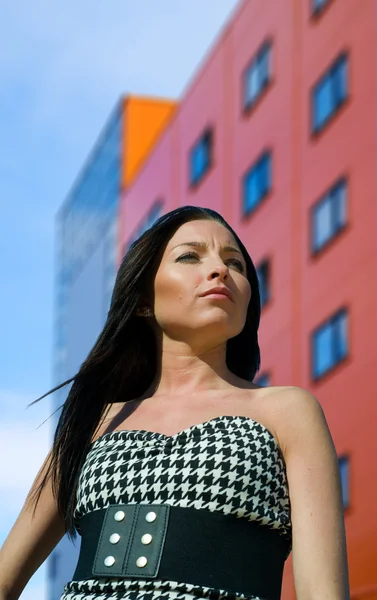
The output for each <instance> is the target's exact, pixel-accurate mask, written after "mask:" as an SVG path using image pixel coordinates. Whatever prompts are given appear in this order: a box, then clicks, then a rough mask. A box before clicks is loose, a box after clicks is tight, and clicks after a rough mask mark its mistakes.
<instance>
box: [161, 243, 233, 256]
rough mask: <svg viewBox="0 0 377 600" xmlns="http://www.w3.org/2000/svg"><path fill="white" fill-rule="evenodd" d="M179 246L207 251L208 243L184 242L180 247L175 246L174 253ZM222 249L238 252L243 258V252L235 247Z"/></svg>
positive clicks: (223, 248)
mask: <svg viewBox="0 0 377 600" xmlns="http://www.w3.org/2000/svg"><path fill="white" fill-rule="evenodd" d="M179 246H193V247H194V248H201V249H202V250H206V249H207V248H208V244H206V242H183V243H182V244H178V246H174V247H173V248H172V251H173V250H174V249H175V248H179ZM221 249H222V250H223V251H224V252H238V254H241V256H242V257H243V254H242V252H240V251H239V250H238V249H237V248H234V246H223V247H222V248H221Z"/></svg>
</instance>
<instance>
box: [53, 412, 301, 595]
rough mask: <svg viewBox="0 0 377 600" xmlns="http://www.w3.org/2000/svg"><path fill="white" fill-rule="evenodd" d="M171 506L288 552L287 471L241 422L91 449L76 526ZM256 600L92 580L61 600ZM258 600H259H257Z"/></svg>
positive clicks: (109, 441) (218, 420)
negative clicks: (236, 525) (233, 520)
mask: <svg viewBox="0 0 377 600" xmlns="http://www.w3.org/2000/svg"><path fill="white" fill-rule="evenodd" d="M116 503H121V504H126V503H143V504H152V503H153V504H162V503H163V504H170V505H171V506H185V507H194V508H197V509H207V510H211V511H219V512H221V513H223V514H234V515H237V517H240V518H245V519H248V520H249V521H257V522H258V523H260V524H261V525H263V526H266V527H268V528H272V529H275V530H277V532H278V533H279V534H281V535H282V536H284V537H285V538H286V539H287V540H288V541H289V544H290V548H291V539H292V538H291V520H290V502H289V495H288V485H287V478H286V471H285V464H284V459H283V455H282V453H281V450H280V448H279V446H278V444H277V442H276V440H275V438H274V437H273V435H272V434H271V433H270V432H269V431H268V429H266V428H265V427H264V426H263V425H261V424H260V423H258V422H257V421H254V420H253V419H251V418H249V417H244V416H219V417H215V418H214V419H211V420H209V421H206V422H204V423H200V424H198V425H193V426H192V427H188V428H187V429H184V430H182V431H180V432H178V433H177V434H175V435H173V436H166V435H164V434H161V433H155V432H151V431H146V430H123V431H115V432H112V433H107V434H104V435H103V436H101V437H100V438H98V439H97V440H96V441H95V442H94V443H93V444H92V445H91V447H90V449H89V452H88V454H87V457H86V460H85V463H84V465H83V468H82V471H81V475H80V480H79V486H78V491H77V505H76V510H75V521H76V523H77V528H78V530H79V519H80V517H81V516H83V515H84V514H87V513H88V512H91V511H93V510H97V509H101V508H106V507H107V506H109V505H110V504H116ZM136 598H137V599H138V600H157V598H158V599H159V600H173V599H176V600H193V599H194V598H208V599H209V600H220V599H222V598H226V599H228V600H236V599H237V600H238V599H243V598H247V599H248V600H251V599H252V600H259V599H258V598H257V597H256V596H250V595H244V594H243V593H242V592H240V593H237V594H235V593H231V592H229V591H226V590H221V589H217V588H206V587H202V586H197V585H192V584H189V583H185V582H176V581H166V580H161V579H159V580H158V579H154V580H145V579H140V580H139V579H122V580H113V579H111V578H107V579H106V578H103V579H102V578H98V579H97V578H96V579H90V580H85V581H79V582H78V581H70V582H68V583H67V584H66V586H65V588H64V592H63V595H62V596H61V598H60V600H84V599H85V600H89V599H90V600H135V599H136ZM261 600H263V599H261Z"/></svg>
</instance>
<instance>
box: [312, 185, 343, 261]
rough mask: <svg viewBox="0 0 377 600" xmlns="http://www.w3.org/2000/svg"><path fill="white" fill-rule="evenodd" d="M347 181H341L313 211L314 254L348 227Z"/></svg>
mask: <svg viewBox="0 0 377 600" xmlns="http://www.w3.org/2000/svg"><path fill="white" fill-rule="evenodd" d="M347 190H348V186H347V181H346V180H345V179H343V178H342V179H341V180H339V181H338V182H337V183H336V184H335V185H333V186H332V187H331V189H330V190H329V191H328V192H327V193H326V194H325V195H324V196H323V197H322V198H321V199H320V200H319V201H318V202H317V204H316V205H315V206H314V207H313V209H312V219H311V220H312V242H311V243H312V252H318V251H319V250H321V248H323V247H324V246H325V245H327V244H328V243H329V242H330V241H331V240H332V239H333V238H334V237H335V236H336V235H337V234H338V233H339V232H340V231H341V230H342V229H343V228H344V227H345V225H346V221H347Z"/></svg>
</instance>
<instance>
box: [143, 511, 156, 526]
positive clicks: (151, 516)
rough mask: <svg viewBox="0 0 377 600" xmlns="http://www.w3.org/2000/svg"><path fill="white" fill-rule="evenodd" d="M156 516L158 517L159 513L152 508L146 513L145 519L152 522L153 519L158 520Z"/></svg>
mask: <svg viewBox="0 0 377 600" xmlns="http://www.w3.org/2000/svg"><path fill="white" fill-rule="evenodd" d="M156 518H157V515H156V513H155V512H154V511H153V510H151V511H150V512H149V513H147V514H146V515H145V520H146V521H148V523H152V522H153V521H155V520H156Z"/></svg>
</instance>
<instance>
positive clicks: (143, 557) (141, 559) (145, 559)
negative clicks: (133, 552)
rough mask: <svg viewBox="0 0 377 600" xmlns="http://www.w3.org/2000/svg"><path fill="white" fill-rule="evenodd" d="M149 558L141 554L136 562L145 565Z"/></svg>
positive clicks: (141, 565)
mask: <svg viewBox="0 0 377 600" xmlns="http://www.w3.org/2000/svg"><path fill="white" fill-rule="evenodd" d="M147 562H148V561H147V558H146V556H139V558H138V559H137V561H136V564H137V566H138V567H145V565H146V564H147Z"/></svg>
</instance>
